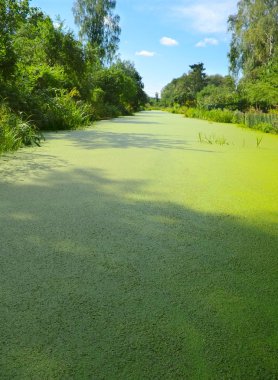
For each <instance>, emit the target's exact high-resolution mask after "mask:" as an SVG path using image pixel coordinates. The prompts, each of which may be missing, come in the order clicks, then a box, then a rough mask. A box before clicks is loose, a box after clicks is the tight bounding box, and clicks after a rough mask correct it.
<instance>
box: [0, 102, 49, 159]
mask: <svg viewBox="0 0 278 380" xmlns="http://www.w3.org/2000/svg"><path fill="white" fill-rule="evenodd" d="M42 138H43V136H42V134H41V133H40V132H39V131H37V130H36V128H35V127H34V126H33V125H32V124H31V123H30V122H29V121H23V120H22V118H21V117H20V116H18V115H16V114H15V113H13V112H12V111H11V109H10V108H9V107H8V106H7V105H6V104H4V103H2V104H0V153H3V152H5V151H8V150H16V149H18V148H20V147H22V146H24V145H33V144H35V145H38V146H39V145H40V141H41V139H42Z"/></svg>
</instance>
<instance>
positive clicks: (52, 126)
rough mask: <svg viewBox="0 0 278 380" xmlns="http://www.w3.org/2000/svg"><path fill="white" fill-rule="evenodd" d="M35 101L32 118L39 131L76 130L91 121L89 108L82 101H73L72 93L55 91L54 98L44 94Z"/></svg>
mask: <svg viewBox="0 0 278 380" xmlns="http://www.w3.org/2000/svg"><path fill="white" fill-rule="evenodd" d="M37 100H38V104H37V106H36V108H35V110H36V111H35V113H34V118H35V120H36V123H37V125H38V126H39V128H40V129H44V130H58V129H65V130H68V129H78V128H80V127H83V126H86V125H88V124H89V122H90V120H91V116H92V110H91V108H90V106H89V105H88V104H86V103H84V102H82V101H75V100H74V98H73V96H72V93H68V92H66V91H65V90H56V94H55V96H54V97H51V96H48V94H47V93H46V94H44V96H40V97H39V98H38V99H37ZM43 100H44V101H43Z"/></svg>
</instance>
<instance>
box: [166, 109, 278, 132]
mask: <svg viewBox="0 0 278 380" xmlns="http://www.w3.org/2000/svg"><path fill="white" fill-rule="evenodd" d="M167 110H168V111H169V112H172V113H180V114H183V115H184V116H185V117H188V118H197V119H203V120H209V121H215V122H219V123H233V124H239V125H240V126H242V127H248V128H253V129H256V130H260V131H262V132H266V133H278V115H277V114H275V113H267V114H266V113H259V112H246V113H243V112H240V111H231V110H228V109H223V110H221V109H213V110H206V109H202V108H188V107H173V108H168V109H167Z"/></svg>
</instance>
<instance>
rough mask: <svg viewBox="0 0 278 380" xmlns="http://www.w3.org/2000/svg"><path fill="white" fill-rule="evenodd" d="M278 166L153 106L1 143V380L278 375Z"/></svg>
mask: <svg viewBox="0 0 278 380" xmlns="http://www.w3.org/2000/svg"><path fill="white" fill-rule="evenodd" d="M200 133H201V134H202V135H203V136H207V137H209V136H213V139H212V140H213V143H211V144H210V143H208V142H201V141H200V140H199V138H198V135H199V134H200ZM261 137H263V139H262V141H261V142H260V144H259V146H257V145H258V141H259V140H258V139H260V138H261ZM223 139H225V142H227V143H228V144H226V143H225V144H223V145H221V144H219V143H217V141H223ZM277 168H278V138H277V136H270V135H267V134H264V135H263V134H261V133H259V132H253V131H250V130H247V129H246V130H245V129H240V128H237V127H234V126H231V125H221V124H217V123H208V122H206V121H200V120H190V119H185V118H183V117H182V116H181V115H171V114H167V113H163V112H156V111H153V112H143V113H140V114H137V115H136V116H134V117H125V118H121V119H117V120H112V121H103V122H99V123H97V124H96V125H95V126H93V127H91V128H89V129H87V130H83V131H75V132H59V133H53V134H49V135H47V136H46V142H45V143H44V144H43V147H41V148H31V149H23V150H21V151H19V152H17V153H16V154H15V155H13V156H2V157H1V159H0V197H1V198H0V199H1V201H0V226H1V234H0V244H1V245H0V247H1V254H0V264H1V265H0V284H1V286H0V302H1V313H0V351H1V356H0V378H1V379H191V380H192V379H244V380H247V379H252V380H254V379H277V378H278V365H277V363H278V362H277V352H278V303H277V287H278V281H277V278H278V273H277V268H278V263H277V261H278V227H277V226H278V223H277V222H278V218H277V216H278V176H277Z"/></svg>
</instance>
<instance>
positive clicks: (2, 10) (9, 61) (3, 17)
mask: <svg viewBox="0 0 278 380" xmlns="http://www.w3.org/2000/svg"><path fill="white" fill-rule="evenodd" d="M29 11H30V8H29V0H22V1H15V0H0V75H1V74H2V76H3V77H7V76H8V75H10V74H11V73H12V72H13V70H14V67H15V63H16V54H15V52H14V49H13V37H14V35H15V33H16V31H17V29H18V28H19V26H20V25H21V23H22V22H23V21H24V20H25V19H26V17H27V15H28V13H29Z"/></svg>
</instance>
